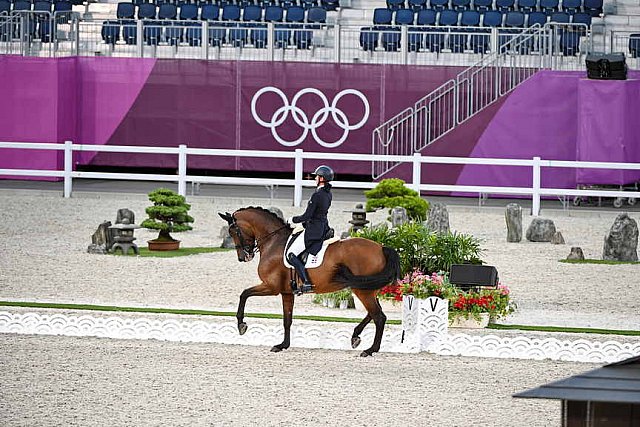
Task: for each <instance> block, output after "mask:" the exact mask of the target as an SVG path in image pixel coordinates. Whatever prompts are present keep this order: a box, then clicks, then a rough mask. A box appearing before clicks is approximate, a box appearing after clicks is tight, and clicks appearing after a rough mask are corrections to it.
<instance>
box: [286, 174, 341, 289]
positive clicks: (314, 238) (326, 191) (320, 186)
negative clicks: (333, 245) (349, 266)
mask: <svg viewBox="0 0 640 427" xmlns="http://www.w3.org/2000/svg"><path fill="white" fill-rule="evenodd" d="M312 175H315V180H316V191H315V192H314V193H313V194H312V195H311V198H310V199H309V202H308V203H307V209H306V210H305V211H304V213H303V214H302V215H299V216H294V217H292V218H291V219H290V220H289V223H302V225H303V226H304V231H303V232H302V236H298V237H297V238H296V240H295V242H293V244H292V245H291V247H290V248H289V249H288V253H287V261H289V264H291V265H292V266H293V267H295V269H296V271H297V272H298V275H299V276H300V278H302V282H303V283H302V286H300V287H298V288H297V289H294V292H295V293H296V294H297V295H302V293H304V292H311V291H312V290H313V286H312V285H311V282H310V281H309V276H308V274H307V269H306V268H305V265H304V263H303V262H302V260H301V259H300V255H302V254H303V253H304V252H307V253H309V254H311V255H317V254H318V252H319V251H320V249H321V248H322V242H323V240H324V236H325V235H326V234H327V232H328V231H329V221H328V220H327V212H328V211H329V207H330V206H331V199H332V196H331V184H330V183H329V182H330V181H333V176H334V174H333V170H332V169H331V168H330V167H329V166H325V165H322V166H318V167H317V168H316V170H315V171H314V172H313V173H312ZM302 243H304V246H303V245H302ZM293 284H295V282H293Z"/></svg>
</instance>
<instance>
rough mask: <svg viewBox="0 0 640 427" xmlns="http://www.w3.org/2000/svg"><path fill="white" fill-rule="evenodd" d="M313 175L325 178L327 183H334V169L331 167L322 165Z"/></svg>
mask: <svg viewBox="0 0 640 427" xmlns="http://www.w3.org/2000/svg"><path fill="white" fill-rule="evenodd" d="M311 175H317V176H321V177H323V178H324V180H325V181H327V182H329V181H333V169H331V168H330V167H329V166H325V165H320V166H318V167H317V168H316V170H315V171H313V173H312V174H311Z"/></svg>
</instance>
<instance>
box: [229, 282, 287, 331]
mask: <svg viewBox="0 0 640 427" xmlns="http://www.w3.org/2000/svg"><path fill="white" fill-rule="evenodd" d="M266 295H278V291H277V290H276V289H275V288H274V287H272V286H269V285H267V284H266V283H264V282H263V283H261V284H259V285H257V286H252V287H250V288H247V289H245V290H244V291H242V293H241V294H240V304H239V305H238V312H237V313H236V318H237V319H238V332H240V335H244V333H245V332H247V324H246V323H244V307H245V305H246V304H247V298H249V297H254V296H266Z"/></svg>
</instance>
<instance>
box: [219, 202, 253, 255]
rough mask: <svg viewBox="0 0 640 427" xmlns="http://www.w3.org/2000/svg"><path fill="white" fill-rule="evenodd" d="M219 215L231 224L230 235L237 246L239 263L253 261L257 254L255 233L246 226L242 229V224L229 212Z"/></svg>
mask: <svg viewBox="0 0 640 427" xmlns="http://www.w3.org/2000/svg"><path fill="white" fill-rule="evenodd" d="M218 215H220V218H222V219H224V220H225V221H227V223H228V224H229V235H230V236H231V238H232V239H233V242H234V243H235V245H236V253H237V254H238V261H240V262H249V261H251V260H252V259H253V256H254V255H255V254H256V237H255V235H254V234H253V231H252V230H251V229H250V227H248V226H246V225H244V224H243V225H242V227H241V224H239V223H238V221H237V220H236V217H235V214H233V215H231V214H230V213H229V212H226V213H224V214H222V213H220V212H218Z"/></svg>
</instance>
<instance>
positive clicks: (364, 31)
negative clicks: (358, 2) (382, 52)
mask: <svg viewBox="0 0 640 427" xmlns="http://www.w3.org/2000/svg"><path fill="white" fill-rule="evenodd" d="M378 37H379V32H378V31H376V29H375V28H374V27H363V28H361V29H360V47H361V48H362V50H364V51H374V50H376V48H377V47H378Z"/></svg>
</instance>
